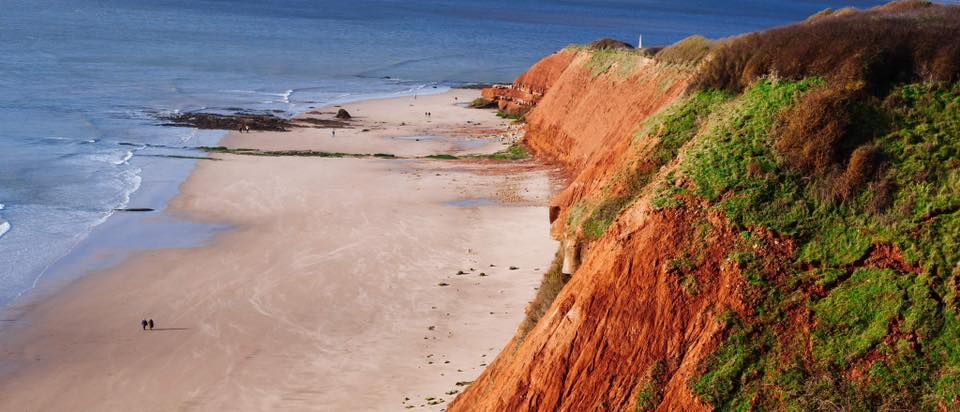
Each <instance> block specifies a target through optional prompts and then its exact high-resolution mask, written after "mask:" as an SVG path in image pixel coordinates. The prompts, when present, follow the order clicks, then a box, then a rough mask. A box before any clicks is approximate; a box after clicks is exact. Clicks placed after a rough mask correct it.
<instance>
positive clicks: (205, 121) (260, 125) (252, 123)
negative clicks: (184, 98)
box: [158, 112, 291, 132]
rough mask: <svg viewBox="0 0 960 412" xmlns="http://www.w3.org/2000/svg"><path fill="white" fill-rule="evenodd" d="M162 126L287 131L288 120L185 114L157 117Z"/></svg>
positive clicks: (241, 114) (255, 115) (245, 114)
mask: <svg viewBox="0 0 960 412" xmlns="http://www.w3.org/2000/svg"><path fill="white" fill-rule="evenodd" d="M158 117H159V119H160V120H162V121H164V123H163V124H162V125H163V126H172V127H196V128H197V129H219V130H239V129H249V130H269V131H279V132H283V131H287V129H289V128H290V127H291V124H290V120H288V119H285V118H282V117H278V116H276V115H274V114H271V113H249V112H238V113H234V114H220V113H204V112H187V113H175V114H170V115H161V116H158Z"/></svg>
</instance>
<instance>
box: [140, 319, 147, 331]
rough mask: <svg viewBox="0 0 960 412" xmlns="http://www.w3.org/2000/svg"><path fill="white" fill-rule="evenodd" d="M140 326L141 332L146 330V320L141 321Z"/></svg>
mask: <svg viewBox="0 0 960 412" xmlns="http://www.w3.org/2000/svg"><path fill="white" fill-rule="evenodd" d="M140 326H142V327H143V330H147V320H146V319H144V320H141V321H140Z"/></svg>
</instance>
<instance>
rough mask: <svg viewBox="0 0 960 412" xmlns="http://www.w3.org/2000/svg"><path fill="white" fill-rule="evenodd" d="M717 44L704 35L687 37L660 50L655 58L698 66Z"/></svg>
mask: <svg viewBox="0 0 960 412" xmlns="http://www.w3.org/2000/svg"><path fill="white" fill-rule="evenodd" d="M715 47H716V44H715V43H714V42H712V41H710V40H707V39H706V38H704V37H703V36H698V35H694V36H690V37H687V38H685V39H683V40H681V41H679V42H677V43H676V44H674V45H671V46H670V47H667V48H665V49H663V50H661V51H660V52H658V53H657V54H656V55H655V56H654V58H655V59H656V60H658V61H662V62H665V63H669V64H680V65H685V66H696V65H698V64H700V62H701V61H702V60H703V59H704V58H705V57H707V55H708V54H709V53H710V51H712V50H713V49H714V48H715Z"/></svg>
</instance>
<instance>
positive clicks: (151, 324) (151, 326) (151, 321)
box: [148, 319, 153, 330]
mask: <svg viewBox="0 0 960 412" xmlns="http://www.w3.org/2000/svg"><path fill="white" fill-rule="evenodd" d="M148 323H149V324H150V330H153V319H150V322H148Z"/></svg>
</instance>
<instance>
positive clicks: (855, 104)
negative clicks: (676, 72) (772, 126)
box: [693, 0, 960, 203]
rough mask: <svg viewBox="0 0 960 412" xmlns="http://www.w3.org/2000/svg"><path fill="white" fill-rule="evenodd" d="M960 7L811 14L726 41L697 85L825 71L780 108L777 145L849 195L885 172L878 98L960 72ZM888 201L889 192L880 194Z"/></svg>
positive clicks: (915, 4) (830, 189)
mask: <svg viewBox="0 0 960 412" xmlns="http://www.w3.org/2000/svg"><path fill="white" fill-rule="evenodd" d="M957 33H960V7H958V6H942V5H935V4H931V3H930V2H927V1H920V0H907V1H898V2H894V3H890V4H887V5H884V6H880V7H877V8H874V9H871V10H867V11H855V10H847V9H843V10H840V11H836V12H835V11H832V10H825V11H823V12H820V13H818V14H816V15H814V16H812V17H811V18H810V19H807V20H806V21H804V22H802V23H799V24H796V25H792V26H788V27H783V28H778V29H774V30H769V31H766V32H762V33H753V34H749V35H746V36H742V37H739V38H735V39H731V40H727V41H724V42H723V43H721V44H719V45H717V46H715V50H714V51H712V52H711V54H710V56H708V57H707V58H705V59H704V63H703V64H702V65H701V66H700V69H699V71H698V74H697V77H696V79H695V81H694V86H693V87H694V88H698V89H721V90H728V91H733V92H741V91H743V90H744V89H746V88H747V87H749V86H750V85H752V84H753V83H754V82H755V81H756V80H757V79H759V78H762V77H773V78H779V79H784V80H800V79H804V78H808V77H820V78H823V79H824V85H822V86H820V87H817V88H815V89H814V90H813V91H811V92H809V93H807V94H806V95H805V96H803V97H802V98H801V100H800V101H799V102H797V104H796V105H794V106H793V107H792V108H791V110H789V111H788V112H786V113H783V114H782V115H781V118H780V119H779V121H778V126H777V128H776V130H775V131H774V134H775V135H776V143H775V148H776V150H777V152H778V153H779V154H780V155H781V156H782V159H783V160H784V161H785V163H786V164H787V165H789V166H790V167H791V168H793V169H794V170H797V171H799V172H801V173H803V174H805V175H807V176H812V177H815V178H816V179H817V180H818V181H819V182H821V183H820V187H819V192H820V194H821V196H822V198H823V199H824V200H830V201H845V200H847V199H848V198H850V197H851V196H853V195H855V194H856V193H859V192H860V190H861V189H862V188H864V187H865V186H867V185H868V184H869V183H870V182H871V181H874V180H875V179H876V177H877V176H878V173H877V171H878V169H879V166H878V163H879V162H880V161H881V159H880V156H879V154H878V153H877V151H876V149H875V148H873V146H871V145H869V143H870V142H871V141H872V140H873V139H874V138H875V137H876V136H878V135H881V134H882V133H883V130H884V128H885V127H886V126H885V120H884V119H883V118H882V117H883V116H882V115H880V114H879V113H880V112H881V110H879V104H880V103H879V102H880V100H881V99H882V98H883V97H885V96H886V94H888V93H889V91H890V90H891V89H892V88H894V87H896V86H897V85H899V84H904V83H913V82H934V83H948V82H955V81H958V80H960V41H958V40H957V36H958V34H957ZM879 201H880V203H884V202H883V199H879Z"/></svg>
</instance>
